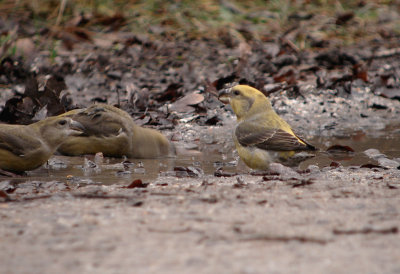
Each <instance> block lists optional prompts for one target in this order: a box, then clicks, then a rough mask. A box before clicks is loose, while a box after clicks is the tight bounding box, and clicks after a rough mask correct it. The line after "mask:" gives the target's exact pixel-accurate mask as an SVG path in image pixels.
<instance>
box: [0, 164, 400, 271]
mask: <svg viewBox="0 0 400 274" xmlns="http://www.w3.org/2000/svg"><path fill="white" fill-rule="evenodd" d="M299 176H300V177H298V178H297V179H288V178H284V177H283V176H276V175H269V176H264V177H261V176H250V175H241V176H236V177H229V178H217V177H214V176H203V177H201V178H194V179H192V178H190V179H188V178H180V179H178V178H174V177H159V178H158V179H156V180H155V181H153V182H151V183H150V185H149V186H148V187H147V188H133V189H126V188H121V186H120V185H111V186H104V185H103V186H102V185H88V186H84V187H80V188H76V189H72V190H68V189H66V188H65V184H63V183H60V182H59V183H57V182H53V185H52V186H51V187H49V186H47V187H46V189H49V188H52V189H55V191H53V192H52V193H51V194H49V193H47V192H46V193H44V192H43V191H42V192H41V191H40V188H39V187H37V188H31V189H29V188H28V189H29V190H25V192H24V193H23V190H21V191H20V193H18V191H15V192H14V193H13V194H10V195H9V196H8V197H7V198H2V199H3V200H6V199H10V200H12V201H9V202H4V203H1V204H0V218H1V226H0V248H1V249H2V250H3V253H2V256H1V257H0V265H1V269H2V271H1V272H2V273H94V272H96V273H188V272H193V273H398V272H399V271H400V260H399V258H400V239H399V233H398V229H399V226H400V218H399V212H400V190H399V189H400V184H399V182H400V170H397V169H389V170H381V169H379V170H378V169H375V170H374V169H357V170H355V169H353V170H351V168H335V169H333V168H326V169H325V170H323V171H318V170H315V171H311V172H310V173H308V174H304V175H299ZM4 188H5V187H4V183H3V189H4Z"/></svg>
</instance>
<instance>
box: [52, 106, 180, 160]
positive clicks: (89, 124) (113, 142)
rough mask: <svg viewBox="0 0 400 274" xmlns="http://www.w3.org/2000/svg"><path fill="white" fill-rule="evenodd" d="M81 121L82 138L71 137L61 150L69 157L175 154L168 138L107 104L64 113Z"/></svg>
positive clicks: (147, 156) (144, 156)
mask: <svg viewBox="0 0 400 274" xmlns="http://www.w3.org/2000/svg"><path fill="white" fill-rule="evenodd" d="M61 116H64V117H71V118H73V119H74V120H76V121H78V122H80V123H81V124H82V125H83V126H84V127H85V130H84V134H83V135H81V136H70V137H68V138H67V139H66V140H65V142H64V143H63V144H62V145H61V146H60V148H59V149H58V151H59V152H60V153H62V154H65V155H83V154H95V153H97V152H102V153H103V154H104V155H105V156H112V157H122V156H127V157H129V158H158V157H165V156H169V155H172V154H173V150H174V149H173V146H172V145H171V144H170V142H169V141H168V139H167V138H166V137H165V136H164V135H162V134H161V133H160V132H158V131H157V130H154V129H149V128H143V127H139V126H138V125H136V124H135V123H134V121H133V119H132V117H131V116H130V115H129V114H128V113H127V112H125V111H123V110H121V109H119V108H116V107H113V106H110V105H106V104H95V105H92V106H90V107H88V108H86V109H78V110H72V111H69V112H67V113H64V114H62V115H61Z"/></svg>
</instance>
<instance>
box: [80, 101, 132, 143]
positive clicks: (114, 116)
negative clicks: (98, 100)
mask: <svg viewBox="0 0 400 274" xmlns="http://www.w3.org/2000/svg"><path fill="white" fill-rule="evenodd" d="M72 118H73V119H74V120H76V121H77V122H79V123H81V124H82V125H83V126H84V128H85V130H84V135H87V136H106V137H109V136H117V135H119V134H121V132H125V131H127V130H128V125H129V121H128V120H127V118H126V117H123V116H121V115H118V113H115V112H112V111H109V110H108V109H105V108H103V107H90V108H87V109H85V110H83V111H81V112H79V113H76V114H74V115H73V117H72Z"/></svg>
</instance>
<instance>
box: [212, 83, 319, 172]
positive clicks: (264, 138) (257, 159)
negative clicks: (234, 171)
mask: <svg viewBox="0 0 400 274" xmlns="http://www.w3.org/2000/svg"><path fill="white" fill-rule="evenodd" d="M219 99H220V101H221V102H223V103H225V104H230V105H231V107H232V109H233V111H234V113H235V114H236V117H237V122H238V124H237V125H236V127H235V130H234V134H233V140H234V143H235V146H236V149H237V151H238V154H239V156H240V158H241V159H242V160H243V162H244V163H245V164H246V165H247V166H248V167H250V168H253V169H256V170H268V168H269V164H270V163H271V162H274V161H281V162H289V161H288V160H289V159H291V158H292V157H293V156H294V155H295V154H296V153H297V152H300V151H314V150H316V148H315V147H314V146H312V145H311V144H309V143H307V142H306V141H305V140H304V139H303V138H301V137H299V136H298V135H297V134H296V133H294V132H293V130H292V128H291V127H290V125H289V124H288V123H287V122H286V121H284V120H283V119H282V118H281V117H279V115H278V114H276V112H275V111H274V110H273V108H272V105H271V103H270V101H269V100H268V98H267V97H266V96H265V95H264V94H263V93H262V92H261V91H259V90H257V89H255V88H252V87H250V86H247V85H236V86H234V87H232V88H230V89H225V90H223V91H222V92H221V93H220V95H219Z"/></svg>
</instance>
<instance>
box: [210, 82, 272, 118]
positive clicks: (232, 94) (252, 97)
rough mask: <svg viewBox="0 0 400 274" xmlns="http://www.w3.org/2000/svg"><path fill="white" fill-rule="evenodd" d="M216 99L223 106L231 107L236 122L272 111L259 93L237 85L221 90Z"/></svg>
mask: <svg viewBox="0 0 400 274" xmlns="http://www.w3.org/2000/svg"><path fill="white" fill-rule="evenodd" d="M218 99H219V100H220V101H221V102H222V103H224V104H230V105H231V107H232V109H233V111H234V112H235V114H236V116H237V118H238V120H242V119H245V118H246V117H250V116H251V115H253V114H256V113H259V112H262V111H269V110H272V107H271V103H270V102H269V100H268V98H267V97H265V95H264V94H263V93H262V92H261V91H259V90H257V89H255V88H252V87H250V86H247V85H237V86H234V87H232V88H230V89H226V90H222V91H221V92H220V94H219V97H218Z"/></svg>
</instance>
